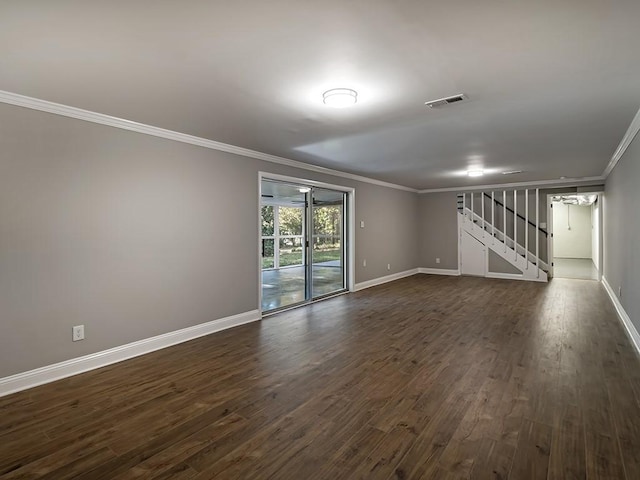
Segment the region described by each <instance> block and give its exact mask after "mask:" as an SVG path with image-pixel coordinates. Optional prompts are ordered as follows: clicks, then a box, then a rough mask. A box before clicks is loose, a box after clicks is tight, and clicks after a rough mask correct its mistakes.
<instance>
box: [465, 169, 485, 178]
mask: <svg viewBox="0 0 640 480" xmlns="http://www.w3.org/2000/svg"><path fill="white" fill-rule="evenodd" d="M467 175H469V176H470V177H481V176H483V175H484V170H480V169H474V170H467Z"/></svg>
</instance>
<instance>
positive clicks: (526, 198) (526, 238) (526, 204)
mask: <svg viewBox="0 0 640 480" xmlns="http://www.w3.org/2000/svg"><path fill="white" fill-rule="evenodd" d="M524 255H525V258H526V260H527V263H526V265H527V269H529V189H528V188H526V189H525V191H524Z"/></svg>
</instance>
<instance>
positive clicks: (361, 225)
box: [360, 220, 364, 228]
mask: <svg viewBox="0 0 640 480" xmlns="http://www.w3.org/2000/svg"><path fill="white" fill-rule="evenodd" d="M360 228H364V220H360Z"/></svg>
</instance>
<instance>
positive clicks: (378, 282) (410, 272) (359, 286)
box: [353, 268, 420, 292]
mask: <svg viewBox="0 0 640 480" xmlns="http://www.w3.org/2000/svg"><path fill="white" fill-rule="evenodd" d="M419 270H420V269H419V268H412V269H411V270H405V271H404V272H398V273H393V274H391V275H385V276H384V277H379V278H374V279H373V280H367V281H366V282H360V283H356V284H355V285H354V288H353V291H354V292H358V291H360V290H364V289H365V288H370V287H375V286H376V285H382V284H383V283H387V282H393V281H394V280H400V279H401V278H404V277H410V276H411V275H416V274H418V273H420V271H419Z"/></svg>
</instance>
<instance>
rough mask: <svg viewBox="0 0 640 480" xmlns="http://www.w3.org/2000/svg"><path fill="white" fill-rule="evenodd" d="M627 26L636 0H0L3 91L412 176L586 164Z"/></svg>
mask: <svg viewBox="0 0 640 480" xmlns="http://www.w3.org/2000/svg"><path fill="white" fill-rule="evenodd" d="M639 25H640V1H638V0H607V1H604V0H554V1H551V0H535V1H534V0H530V1H524V0H521V1H517V0H501V1H497V0H484V1H478V0H447V1H442V0H438V1H426V0H415V1H409V0H404V1H403V0H395V1H394V0H384V1H382V0H360V1H345V0H340V1H333V0H323V1H322V2H320V1H312V0H305V1H302V2H301V1H299V0H297V1H278V0H271V1H268V2H266V1H264V0H261V1H255V0H253V1H251V0H247V1H242V0H237V1H235V2H227V1H224V2H223V1H195V0H182V1H179V2H178V1H136V2H131V1H113V0H112V1H107V0H105V1H93V2H86V1H82V0H78V1H63V0H57V1H55V2H53V1H51V0H39V1H38V0H30V1H24V0H15V1H9V0H7V1H3V2H1V3H0V90H5V91H9V92H14V93H19V94H22V95H27V96H31V97H35V98H40V99H44V100H49V101H52V102H57V103H62V104H65V105H70V106H74V107H79V108H83V109H86V110H91V111H95V112H99V113H104V114H108V115H112V116H116V117H120V118H125V119H128V120H133V121H137V122H141V123H145V124H150V125H154V126H158V127H163V128H167V129H170V130H175V131H178V132H183V133H188V134H191V135H196V136H199V137H204V138H207V139H211V140H217V141H220V142H225V143H229V144H233V145H237V146H241V147H245V148H250V149H253V150H258V151H261V152H265V153H270V154H274V155H279V156H283V157H287V158H291V159H295V160H299V161H303V162H307V163H312V164H315V165H320V166H324V167H329V168H333V169H338V170H342V171H346V172H352V173H356V174H360V175H365V176H368V177H372V178H376V179H380V180H384V181H388V182H392V183H397V184H401V185H405V186H409V187H414V188H419V189H425V188H442V187H453V186H462V185H476V184H496V183H503V182H504V183H506V182H521V181H540V180H551V179H558V178H559V177H560V176H567V177H591V176H598V175H601V174H602V172H603V170H604V168H605V166H606V165H607V163H608V161H609V160H610V159H611V156H612V154H613V153H614V151H615V149H616V147H617V145H618V143H619V142H620V140H621V139H622V137H623V135H624V133H625V131H626V129H627V127H628V126H629V124H630V122H631V120H632V118H633V116H634V115H635V113H636V111H637V110H638V107H640V48H638V44H640V28H639ZM333 87H349V88H353V89H355V90H357V91H358V93H359V101H358V103H357V104H356V105H355V106H354V107H352V108H349V109H343V110H335V109H331V108H329V107H327V106H325V105H323V103H322V92H324V91H325V90H327V89H329V88H333ZM457 93H465V94H467V95H468V96H469V100H468V101H467V102H465V103H461V104H456V105H451V106H449V107H445V108H444V109H438V110H436V109H433V110H431V109H428V108H427V107H425V106H424V102H425V101H427V100H431V99H435V98H439V97H443V96H447V95H452V94H457ZM472 166H481V167H484V168H485V170H487V171H488V172H489V173H490V174H489V175H485V176H484V177H482V178H476V179H469V178H467V177H465V176H464V174H463V173H464V171H465V170H466V169H467V168H469V167H472ZM505 170H523V173H521V174H517V175H501V174H499V172H500V171H505ZM491 172H493V173H491Z"/></svg>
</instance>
